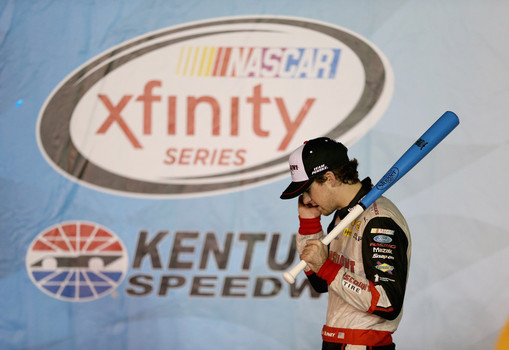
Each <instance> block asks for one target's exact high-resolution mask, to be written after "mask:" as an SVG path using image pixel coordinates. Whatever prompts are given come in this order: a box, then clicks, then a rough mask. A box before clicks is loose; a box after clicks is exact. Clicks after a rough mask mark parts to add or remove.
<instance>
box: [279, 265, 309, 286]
mask: <svg viewBox="0 0 509 350" xmlns="http://www.w3.org/2000/svg"><path fill="white" fill-rule="evenodd" d="M306 265H307V263H306V262H305V261H304V260H301V261H299V263H298V264H297V265H295V266H294V267H293V268H292V269H290V270H288V271H286V272H285V273H284V274H283V278H284V279H285V281H286V282H288V283H290V284H294V283H295V278H297V275H298V274H299V273H300V272H301V271H302V270H304V268H305V267H306Z"/></svg>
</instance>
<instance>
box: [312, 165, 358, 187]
mask: <svg viewBox="0 0 509 350" xmlns="http://www.w3.org/2000/svg"><path fill="white" fill-rule="evenodd" d="M358 165H359V162H357V159H355V158H354V159H352V160H350V161H349V162H348V163H345V164H343V165H342V166H341V167H340V168H338V169H334V170H332V172H333V173H334V176H335V177H336V179H337V180H339V181H341V182H342V183H344V184H348V185H352V184H355V183H357V182H359V181H360V180H359V173H358V171H357V166H358ZM315 181H316V182H318V183H319V184H323V183H324V182H325V181H327V178H326V177H325V174H322V175H320V176H318V177H317V178H316V179H315Z"/></svg>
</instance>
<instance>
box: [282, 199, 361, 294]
mask: <svg viewBox="0 0 509 350" xmlns="http://www.w3.org/2000/svg"><path fill="white" fill-rule="evenodd" d="M364 209H365V208H364V207H363V206H362V205H361V204H357V205H356V206H355V207H353V208H352V209H350V212H349V213H348V215H347V216H345V217H344V218H343V220H341V222H340V223H339V224H337V225H336V227H334V228H333V229H332V231H331V232H329V234H327V236H325V237H323V238H322V243H323V244H325V245H329V244H330V243H331V242H332V241H333V240H334V239H335V238H336V237H337V236H339V235H340V234H341V232H343V230H344V229H345V228H346V227H347V226H349V225H350V223H351V222H352V221H353V220H355V219H356V218H357V217H358V216H359V215H361V213H362V212H363V211H364ZM306 265H307V263H306V262H305V261H304V260H301V261H300V262H299V263H298V264H297V265H295V266H294V267H293V268H292V269H290V270H288V271H287V272H285V273H284V274H283V278H284V279H285V281H286V282H288V283H290V284H293V283H295V278H296V277H297V275H298V274H299V273H300V272H302V270H304V268H305V267H306Z"/></svg>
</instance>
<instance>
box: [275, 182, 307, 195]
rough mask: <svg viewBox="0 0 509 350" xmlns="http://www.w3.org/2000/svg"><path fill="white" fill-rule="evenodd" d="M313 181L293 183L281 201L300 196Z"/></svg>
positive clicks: (284, 192) (285, 191)
mask: <svg viewBox="0 0 509 350" xmlns="http://www.w3.org/2000/svg"><path fill="white" fill-rule="evenodd" d="M311 181H312V180H311V179H308V180H306V181H301V182H292V183H291V184H290V185H289V186H288V187H287V188H286V190H284V191H283V193H282V194H281V197H279V198H281V199H292V198H295V197H297V196H300V195H301V194H302V193H303V192H304V191H305V190H307V188H308V187H309V185H310V184H311Z"/></svg>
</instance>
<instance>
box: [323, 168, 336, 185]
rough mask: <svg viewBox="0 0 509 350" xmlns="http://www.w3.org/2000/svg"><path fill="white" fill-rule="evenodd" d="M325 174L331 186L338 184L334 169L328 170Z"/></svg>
mask: <svg viewBox="0 0 509 350" xmlns="http://www.w3.org/2000/svg"><path fill="white" fill-rule="evenodd" d="M325 176H326V177H327V182H328V183H329V184H330V185H331V186H334V185H335V184H336V176H335V175H334V173H333V172H332V171H327V172H326V173H325Z"/></svg>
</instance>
